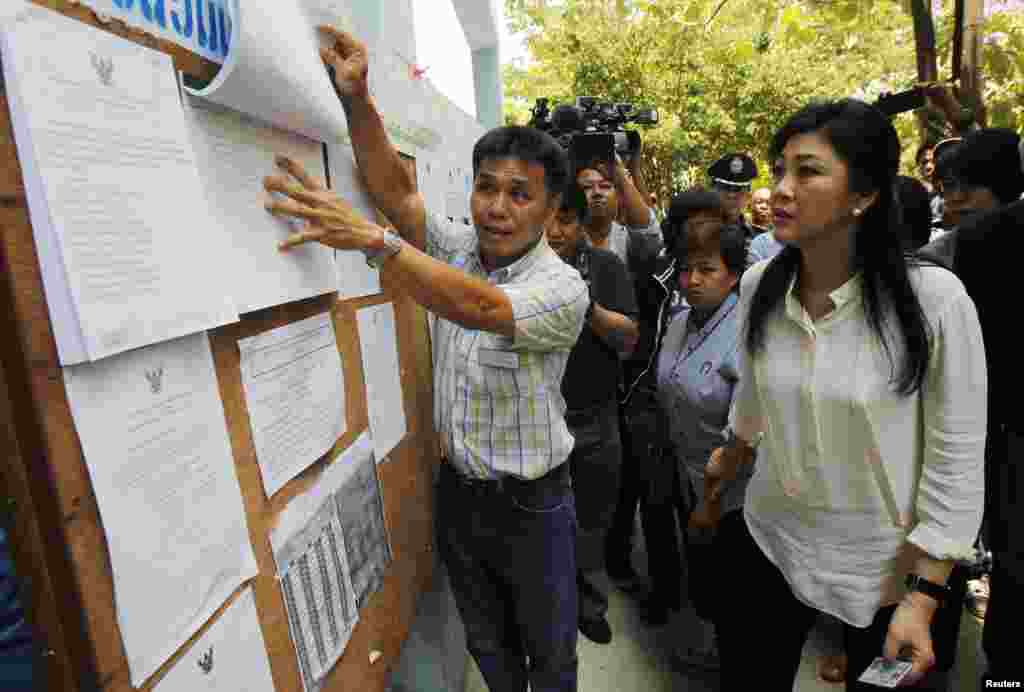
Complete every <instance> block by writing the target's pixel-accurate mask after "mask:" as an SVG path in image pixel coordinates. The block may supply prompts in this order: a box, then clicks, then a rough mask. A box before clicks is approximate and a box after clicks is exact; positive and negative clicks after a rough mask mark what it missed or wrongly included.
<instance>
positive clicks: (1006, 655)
mask: <svg viewBox="0 0 1024 692" xmlns="http://www.w3.org/2000/svg"><path fill="white" fill-rule="evenodd" d="M1021 530H1022V531H1024V527H1021ZM989 580H990V581H989V590H990V596H989V602H988V610H987V611H986V613H985V629H984V632H983V633H982V646H983V647H984V649H985V657H986V658H987V659H988V671H987V678H988V679H989V680H993V681H1000V680H1006V681H1013V682H1019V683H1021V684H1022V685H1024V657H1022V656H1021V651H1022V649H1021V643H1020V625H1021V622H1024V555H1020V556H1016V557H1014V556H1013V555H1011V554H1009V553H1004V552H994V553H993V554H992V574H991V576H990V577H989Z"/></svg>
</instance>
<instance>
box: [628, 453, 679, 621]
mask: <svg viewBox="0 0 1024 692" xmlns="http://www.w3.org/2000/svg"><path fill="white" fill-rule="evenodd" d="M648 463H649V464H651V465H652V467H653V472H652V477H651V482H650V483H649V485H648V489H647V492H646V493H645V494H644V496H643V498H641V500H640V502H641V507H642V510H641V511H642V512H643V514H642V515H641V522H642V526H643V529H644V539H645V540H646V541H647V543H648V548H647V571H648V573H649V576H650V578H651V603H652V604H653V605H660V606H664V607H665V608H668V609H669V610H679V608H680V607H681V605H682V597H681V594H682V591H681V589H682V585H683V556H682V553H681V551H680V549H679V546H680V540H679V539H680V537H682V538H683V540H684V541H685V540H686V524H687V522H688V521H689V517H690V503H689V498H687V497H686V496H684V494H683V490H682V488H681V482H680V478H679V462H678V461H677V460H676V458H675V456H674V455H673V454H672V453H671V451H669V450H657V451H655V453H654V456H653V457H652V458H651V459H650V460H649V461H648Z"/></svg>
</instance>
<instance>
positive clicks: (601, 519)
mask: <svg viewBox="0 0 1024 692" xmlns="http://www.w3.org/2000/svg"><path fill="white" fill-rule="evenodd" d="M565 421H566V423H567V424H568V426H569V432H571V433H572V436H573V438H574V439H575V440H576V443H575V445H574V447H573V450H572V454H571V455H570V456H569V466H570V469H571V471H572V486H573V495H574V496H575V499H576V518H577V521H578V523H579V529H578V533H577V539H576V570H577V572H578V575H577V581H578V582H579V587H580V588H579V601H580V602H579V615H580V618H581V619H591V620H593V619H596V618H600V617H603V616H604V614H605V613H607V612H608V596H607V594H605V593H603V592H602V591H601V590H600V588H598V586H597V585H596V584H595V583H594V582H593V580H592V579H590V578H589V577H588V576H587V573H588V572H593V571H596V570H599V569H601V568H602V567H604V557H605V552H604V544H605V537H606V535H607V533H608V526H609V525H610V524H611V520H612V514H613V513H614V511H615V505H616V501H617V499H618V496H619V471H620V468H621V466H622V441H621V439H620V438H619V414H618V405H617V404H616V402H615V401H609V402H608V403H607V404H606V405H604V406H597V407H594V408H590V409H586V410H581V411H568V412H567V413H566V415H565Z"/></svg>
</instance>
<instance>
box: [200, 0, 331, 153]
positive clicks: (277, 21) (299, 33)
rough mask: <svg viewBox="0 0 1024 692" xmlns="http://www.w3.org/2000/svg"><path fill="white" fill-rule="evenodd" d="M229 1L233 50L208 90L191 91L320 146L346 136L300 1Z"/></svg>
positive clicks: (314, 33)
mask: <svg viewBox="0 0 1024 692" xmlns="http://www.w3.org/2000/svg"><path fill="white" fill-rule="evenodd" d="M238 3H239V0H231V3H230V7H231V10H232V15H231V16H232V19H231V28H232V36H231V50H230V52H229V53H228V57H227V59H226V60H225V61H224V65H223V66H222V67H221V69H220V72H218V73H217V76H216V77H215V78H214V80H213V81H212V82H210V84H209V85H208V86H206V87H205V88H203V89H199V90H196V91H194V93H196V94H198V95H200V96H203V97H204V98H207V99H209V100H210V101H213V102H215V103H219V104H221V105H223V106H227V107H228V108H233V109H234V110H236V111H241V112H242V113H248V114H249V115H252V116H255V117H257V118H259V119H260V120H262V121H264V122H267V123H271V124H273V125H276V126H278V127H281V128H284V129H285V130H290V131H292V132H299V133H301V134H304V135H305V136H307V137H309V138H310V139H316V140H319V141H321V142H331V141H334V140H335V139H337V138H338V137H342V136H344V135H345V134H346V133H347V132H348V124H347V123H346V121H345V113H344V111H343V110H342V108H341V102H340V101H339V100H338V96H337V94H336V93H335V92H334V86H333V85H332V84H331V80H330V77H329V76H328V74H327V70H326V68H325V67H324V63H323V60H322V59H321V58H320V53H319V49H320V41H321V39H320V37H319V36H318V34H317V31H316V27H315V19H313V18H311V17H310V16H309V15H307V10H306V7H305V5H304V1H303V0H274V1H273V2H257V1H253V0H248V1H247V2H245V3H244V4H243V5H242V8H241V12H239V6H238Z"/></svg>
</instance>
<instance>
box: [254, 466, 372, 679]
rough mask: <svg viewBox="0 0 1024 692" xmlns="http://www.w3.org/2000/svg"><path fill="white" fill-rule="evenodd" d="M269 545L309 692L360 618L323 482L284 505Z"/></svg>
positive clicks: (334, 512)
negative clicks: (284, 507) (272, 552)
mask: <svg viewBox="0 0 1024 692" xmlns="http://www.w3.org/2000/svg"><path fill="white" fill-rule="evenodd" d="M321 478H322V476H321ZM270 544H271V547H272V549H273V551H274V561H275V562H276V563H277V570H278V579H279V581H280V585H281V593H282V596H283V597H284V603H285V610H286V611H287V612H288V631H289V633H290V634H291V638H292V643H293V644H294V645H295V652H296V656H297V657H298V661H299V671H300V672H301V675H302V682H303V686H304V687H305V689H306V690H307V691H308V692H312V691H313V690H316V689H318V688H319V683H320V682H321V681H322V680H323V678H324V676H326V675H327V673H329V672H330V671H331V668H333V667H334V664H335V663H337V661H338V659H339V658H340V657H341V654H342V653H343V652H344V651H345V647H346V646H347V645H348V642H349V640H350V639H351V637H352V631H353V630H354V629H355V626H356V623H357V621H358V620H359V609H358V607H357V605H356V596H355V592H354V591H353V586H352V578H351V574H350V568H349V564H348V554H347V550H346V546H345V536H344V533H343V530H342V526H341V522H340V519H339V517H338V506H337V503H336V501H335V498H334V496H333V494H332V493H330V492H329V489H328V488H326V487H325V486H324V485H323V483H322V482H321V483H318V484H317V485H315V486H313V488H312V489H311V490H309V491H307V492H306V493H304V494H303V495H300V496H299V497H297V498H295V499H294V500H292V501H291V502H290V503H289V504H288V507H287V508H286V509H285V511H284V512H282V513H281V516H280V517H279V518H278V525H277V526H276V527H275V528H274V529H273V530H272V531H271V532H270Z"/></svg>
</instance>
